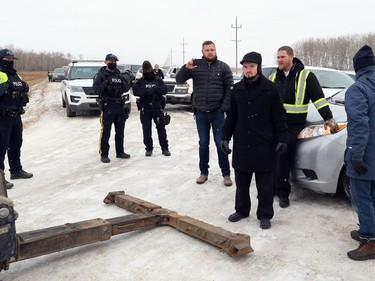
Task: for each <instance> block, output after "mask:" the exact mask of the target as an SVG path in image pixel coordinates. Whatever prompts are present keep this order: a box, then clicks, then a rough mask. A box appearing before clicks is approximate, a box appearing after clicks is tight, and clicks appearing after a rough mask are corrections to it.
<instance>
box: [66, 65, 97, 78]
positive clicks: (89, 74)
mask: <svg viewBox="0 0 375 281" xmlns="http://www.w3.org/2000/svg"><path fill="white" fill-rule="evenodd" d="M101 67H102V66H73V67H72V69H71V70H70V79H72V80H74V79H92V78H94V76H95V74H97V73H98V71H99V69H100V68H101Z"/></svg>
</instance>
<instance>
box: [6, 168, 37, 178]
mask: <svg viewBox="0 0 375 281" xmlns="http://www.w3.org/2000/svg"><path fill="white" fill-rule="evenodd" d="M32 177H33V174H32V173H28V172H25V171H24V170H22V169H21V171H19V172H17V173H11V174H10V179H11V180H15V179H29V178H32Z"/></svg>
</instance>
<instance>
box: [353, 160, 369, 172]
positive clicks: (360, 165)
mask: <svg viewBox="0 0 375 281" xmlns="http://www.w3.org/2000/svg"><path fill="white" fill-rule="evenodd" d="M351 161H352V166H353V169H354V171H356V172H357V174H358V175H359V176H361V175H363V174H366V173H367V171H368V168H367V166H366V164H365V162H363V160H361V159H352V160H351Z"/></svg>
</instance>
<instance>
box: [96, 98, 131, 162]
mask: <svg viewBox="0 0 375 281" xmlns="http://www.w3.org/2000/svg"><path fill="white" fill-rule="evenodd" d="M125 116H126V114H125V108H124V105H123V104H121V103H116V104H108V105H107V106H106V108H104V110H103V111H102V112H101V114H100V124H101V131H100V140H99V154H100V156H101V157H103V156H107V157H108V153H109V137H110V136H111V128H112V124H114V126H115V145H116V155H118V154H121V153H123V152H124V129H125V121H126V117H125Z"/></svg>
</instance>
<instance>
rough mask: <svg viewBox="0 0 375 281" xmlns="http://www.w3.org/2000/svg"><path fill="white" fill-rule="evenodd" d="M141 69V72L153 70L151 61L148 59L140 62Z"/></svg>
mask: <svg viewBox="0 0 375 281" xmlns="http://www.w3.org/2000/svg"><path fill="white" fill-rule="evenodd" d="M142 70H143V73H144V72H149V71H152V70H153V68H152V65H151V63H150V62H149V61H148V60H145V61H144V62H143V63H142Z"/></svg>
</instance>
